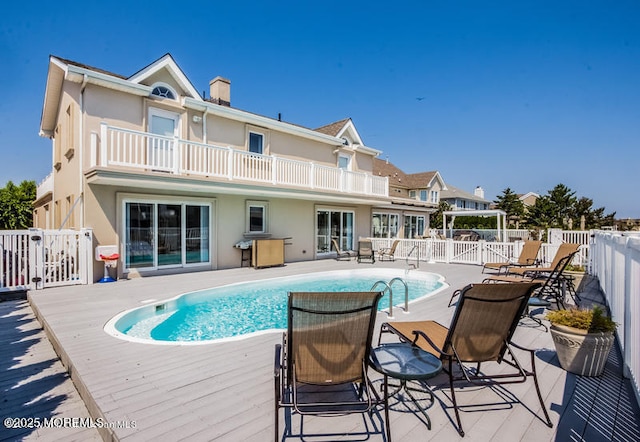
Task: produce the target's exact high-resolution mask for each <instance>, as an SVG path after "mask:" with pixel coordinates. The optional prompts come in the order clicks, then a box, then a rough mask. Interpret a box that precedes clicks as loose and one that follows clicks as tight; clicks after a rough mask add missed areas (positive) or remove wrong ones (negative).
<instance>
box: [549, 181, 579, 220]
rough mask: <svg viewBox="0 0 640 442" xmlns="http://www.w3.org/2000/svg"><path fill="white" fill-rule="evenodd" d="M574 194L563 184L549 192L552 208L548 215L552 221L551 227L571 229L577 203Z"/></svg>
mask: <svg viewBox="0 0 640 442" xmlns="http://www.w3.org/2000/svg"><path fill="white" fill-rule="evenodd" d="M575 194H576V193H575V192H574V191H572V190H571V189H569V188H568V187H567V186H565V185H564V184H558V185H556V187H554V188H553V189H551V190H550V191H549V200H550V203H551V208H552V213H551V214H550V215H551V217H552V219H553V223H552V225H551V227H558V228H569V229H570V228H572V226H571V224H573V219H574V218H575V205H576V202H577V199H576V197H575Z"/></svg>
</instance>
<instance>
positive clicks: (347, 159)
mask: <svg viewBox="0 0 640 442" xmlns="http://www.w3.org/2000/svg"><path fill="white" fill-rule="evenodd" d="M338 169H343V170H351V155H345V154H342V153H341V154H340V155H338Z"/></svg>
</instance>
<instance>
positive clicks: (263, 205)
mask: <svg viewBox="0 0 640 442" xmlns="http://www.w3.org/2000/svg"><path fill="white" fill-rule="evenodd" d="M268 208H269V203H267V202H265V201H247V224H246V228H247V230H246V232H247V233H267V232H268V224H267V220H268Z"/></svg>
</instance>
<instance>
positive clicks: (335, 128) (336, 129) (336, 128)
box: [314, 118, 351, 137]
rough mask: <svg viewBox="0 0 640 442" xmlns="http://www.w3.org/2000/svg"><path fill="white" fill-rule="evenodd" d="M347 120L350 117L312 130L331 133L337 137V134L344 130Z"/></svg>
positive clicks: (349, 119)
mask: <svg viewBox="0 0 640 442" xmlns="http://www.w3.org/2000/svg"><path fill="white" fill-rule="evenodd" d="M349 121H351V118H345V119H344V120H340V121H336V122H335V123H330V124H327V125H326V126H322V127H319V128H317V129H314V130H315V131H316V132H320V133H323V134H327V135H331V136H332V137H337V136H338V134H339V133H340V132H342V131H343V130H344V127H345V125H346V124H347V123H348V122H349Z"/></svg>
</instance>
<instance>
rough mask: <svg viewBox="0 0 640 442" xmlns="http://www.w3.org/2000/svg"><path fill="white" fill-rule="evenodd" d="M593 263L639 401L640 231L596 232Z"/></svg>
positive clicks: (625, 365) (593, 271) (627, 372)
mask: <svg viewBox="0 0 640 442" xmlns="http://www.w3.org/2000/svg"><path fill="white" fill-rule="evenodd" d="M592 263H593V265H592V274H593V275H595V276H596V277H597V278H598V280H599V281H600V288H601V289H602V291H603V293H604V296H605V299H606V301H607V305H608V306H609V309H610V311H611V316H612V318H613V320H614V321H615V322H617V323H618V330H617V334H618V342H619V343H620V347H621V349H622V354H623V359H624V374H625V376H626V377H629V378H630V379H631V380H632V382H633V385H634V387H635V393H636V398H637V399H638V400H639V401H640V346H638V342H639V341H640V234H638V233H635V234H634V233H631V232H625V233H610V232H604V231H600V232H595V234H594V240H593V245H592Z"/></svg>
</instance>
